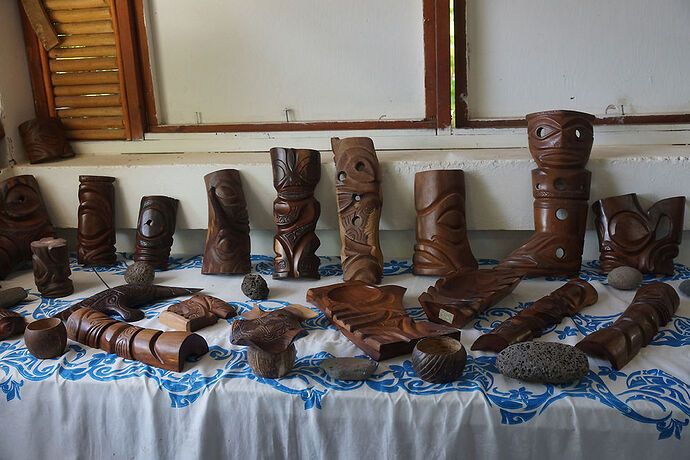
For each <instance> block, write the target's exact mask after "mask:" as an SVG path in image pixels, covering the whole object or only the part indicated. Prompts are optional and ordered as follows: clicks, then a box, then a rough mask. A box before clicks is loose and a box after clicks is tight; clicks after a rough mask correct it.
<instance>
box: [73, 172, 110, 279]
mask: <svg viewBox="0 0 690 460" xmlns="http://www.w3.org/2000/svg"><path fill="white" fill-rule="evenodd" d="M114 182H115V178H114V177H107V176H79V210H78V211H77V212H78V219H77V225H78V227H77V237H78V240H79V247H78V248H77V261H78V262H79V263H80V264H82V265H114V264H115V263H116V262H117V255H116V254H115V188H114V186H113V183H114Z"/></svg>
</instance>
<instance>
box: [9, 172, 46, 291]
mask: <svg viewBox="0 0 690 460" xmlns="http://www.w3.org/2000/svg"><path fill="white" fill-rule="evenodd" d="M54 235H55V232H54V230H53V226H52V225H51V224H50V219H49V217H48V212H47V211H46V208H45V205H44V204H43V198H41V191H40V190H39V188H38V182H36V179H35V178H34V176H15V177H10V178H9V179H7V180H5V181H3V182H1V183H0V279H2V278H5V277H6V276H7V275H8V274H9V273H10V272H11V271H12V269H14V267H16V266H17V265H19V264H20V263H22V262H28V261H30V260H31V242H32V241H35V240H38V239H40V238H43V237H45V236H54Z"/></svg>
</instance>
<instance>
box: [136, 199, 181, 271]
mask: <svg viewBox="0 0 690 460" xmlns="http://www.w3.org/2000/svg"><path fill="white" fill-rule="evenodd" d="M178 203H179V201H178V200H176V199H175V198H170V197H168V196H145V197H143V198H142V199H141V206H140V207H139V221H138V222H137V242H136V245H135V247H134V260H135V261H136V262H146V263H147V264H149V265H151V266H152V267H153V268H158V269H161V270H167V269H168V258H169V257H170V248H171V247H172V243H173V234H174V233H175V220H176V218H177V205H178Z"/></svg>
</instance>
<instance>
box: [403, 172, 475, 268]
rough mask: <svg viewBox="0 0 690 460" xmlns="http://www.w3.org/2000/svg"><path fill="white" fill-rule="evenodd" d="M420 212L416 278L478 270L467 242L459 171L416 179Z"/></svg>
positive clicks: (433, 173) (417, 229) (428, 174)
mask: <svg viewBox="0 0 690 460" xmlns="http://www.w3.org/2000/svg"><path fill="white" fill-rule="evenodd" d="M414 201H415V208H416V209H417V227H416V237H417V244H415V246H414V258H413V262H414V268H413V273H414V274H415V275H434V276H448V275H450V274H452V273H454V272H456V271H458V270H476V269H477V260H476V259H475V258H474V256H473V255H472V250H471V249H470V243H469V241H467V226H466V224H465V175H464V173H463V172H462V170H460V169H448V170H434V171H423V172H419V173H417V174H415V176H414Z"/></svg>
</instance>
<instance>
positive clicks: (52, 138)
mask: <svg viewBox="0 0 690 460" xmlns="http://www.w3.org/2000/svg"><path fill="white" fill-rule="evenodd" d="M19 134H21V136H22V143H23V144H24V150H26V154H27V155H28V157H29V162H30V163H45V162H48V161H54V160H59V159H61V158H70V157H73V156H74V152H73V151H72V147H70V145H69V142H67V137H66V136H65V131H64V129H63V128H62V124H61V123H60V120H58V119H57V118H36V119H34V120H29V121H25V122H24V123H22V124H21V125H19Z"/></svg>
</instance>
